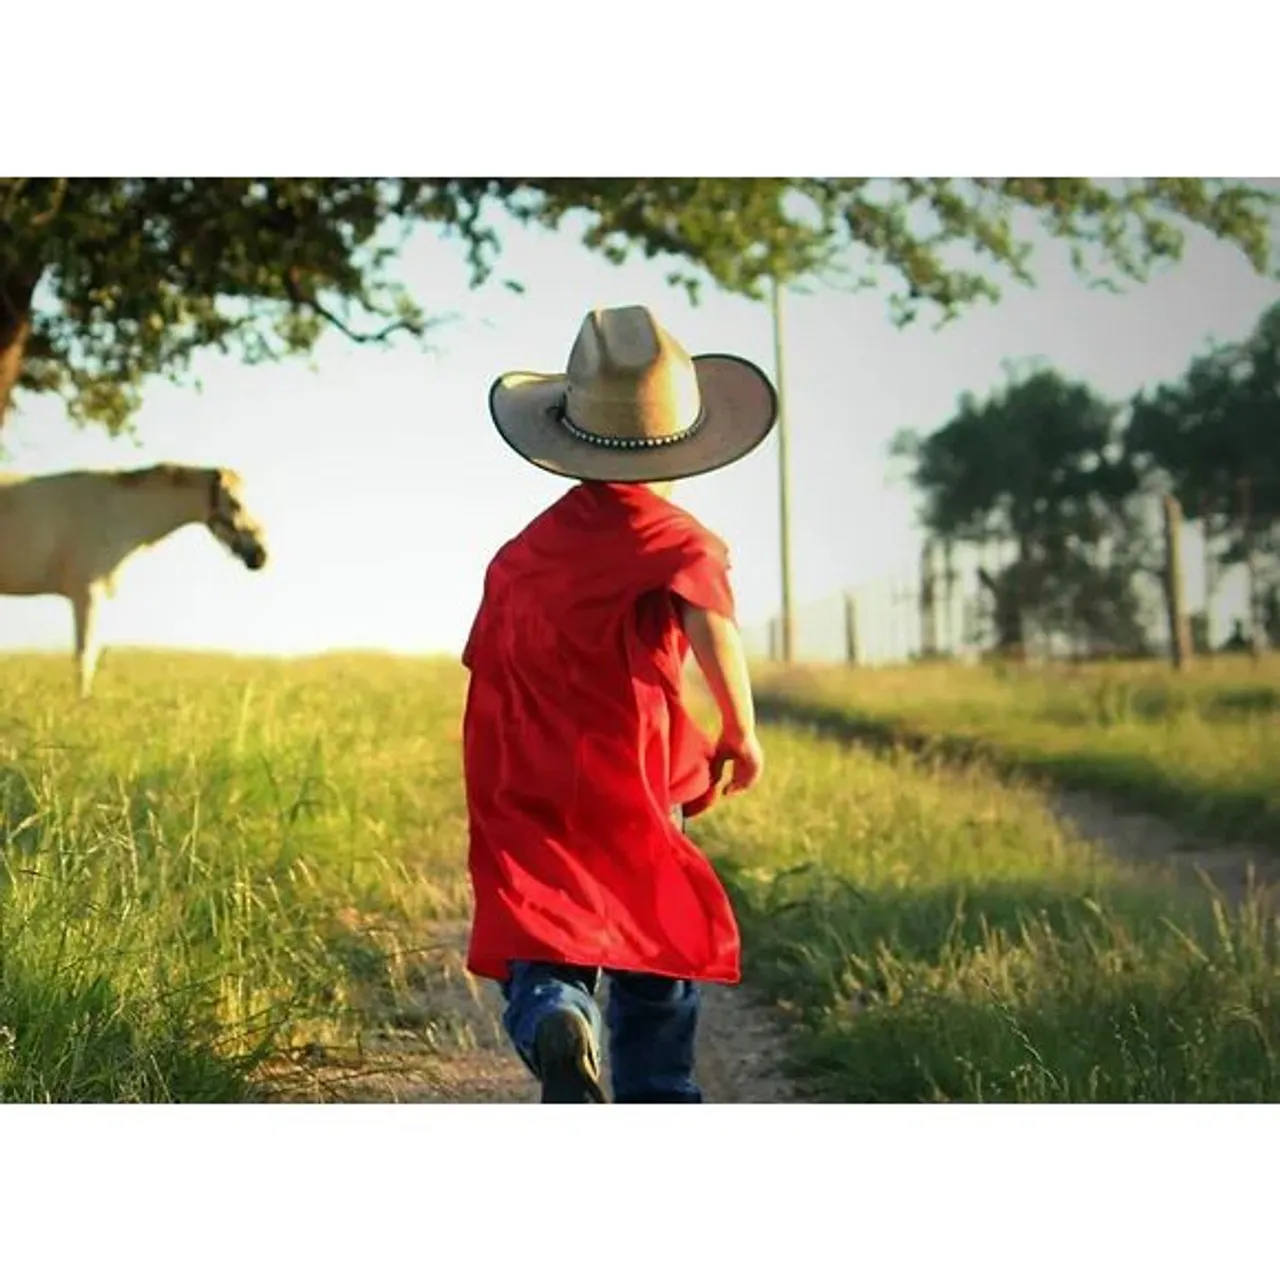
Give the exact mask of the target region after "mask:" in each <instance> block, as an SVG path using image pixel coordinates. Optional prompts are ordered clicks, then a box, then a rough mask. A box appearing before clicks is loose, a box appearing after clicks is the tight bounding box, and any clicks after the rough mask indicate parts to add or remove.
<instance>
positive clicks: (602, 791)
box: [463, 307, 777, 1102]
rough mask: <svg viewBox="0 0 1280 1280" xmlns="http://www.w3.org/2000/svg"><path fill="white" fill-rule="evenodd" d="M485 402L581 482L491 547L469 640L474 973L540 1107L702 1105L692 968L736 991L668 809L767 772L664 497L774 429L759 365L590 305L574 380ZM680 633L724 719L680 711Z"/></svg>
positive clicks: (718, 564) (735, 646)
mask: <svg viewBox="0 0 1280 1280" xmlns="http://www.w3.org/2000/svg"><path fill="white" fill-rule="evenodd" d="M489 406H490V412H491V414H492V416H493V419H494V422H495V424H496V425H497V428H498V431H499V432H500V434H501V435H502V436H503V438H504V439H505V440H506V442H507V443H508V444H509V445H510V446H511V447H512V448H513V449H514V450H515V451H516V452H517V453H519V454H520V455H521V456H522V457H524V458H525V459H526V460H528V461H530V462H532V463H534V464H535V465H536V466H539V467H542V468H543V469H544V470H547V471H551V472H554V473H556V474H558V475H564V476H568V477H572V478H574V479H577V480H579V481H581V482H582V483H580V484H579V485H577V486H576V487H575V488H573V489H571V490H570V491H569V492H568V493H567V494H566V495H565V496H564V497H563V498H561V499H560V500H559V501H558V502H556V503H555V504H554V505H553V506H551V507H550V508H549V509H548V510H547V511H545V512H544V513H543V514H542V515H541V516H539V517H538V518H537V519H535V520H534V521H533V522H532V523H531V524H530V525H529V526H528V527H527V528H526V529H525V530H524V531H523V532H522V533H521V534H519V535H518V536H517V537H516V538H514V539H513V540H512V541H511V542H509V543H508V544H507V545H506V546H505V547H503V548H502V549H501V550H500V551H499V552H498V554H497V556H496V557H495V558H494V560H493V562H492V563H491V564H490V566H489V570H488V573H487V574H486V576H485V586H484V599H483V602H482V603H481V606H480V611H479V613H478V615H477V617H476V620H475V623H474V624H473V627H472V630H471V635H470V637H469V639H468V641H467V645H466V649H465V651H464V653H463V662H464V663H465V664H466V666H467V667H468V668H469V669H470V671H471V684H470V689H469V691H468V695H467V708H466V715H465V718H464V724H463V752H464V763H465V771H466V787H467V807H468V811H469V816H470V832H471V840H470V855H469V863H470V872H471V880H472V886H473V889H474V892H475V913H474V919H473V922H472V932H471V943H470V949H469V954H468V961H467V963H468V967H469V968H470V970H471V971H472V972H473V973H476V974H478V975H481V976H483V977H488V978H492V979H495V980H496V981H498V982H499V983H500V984H501V987H502V992H503V995H504V998H505V1000H506V1011H505V1015H504V1025H505V1027H506V1030H507V1033H508V1035H509V1036H510V1037H511V1040H512V1043H513V1044H514V1046H515V1048H516V1051H517V1052H518V1053H519V1054H520V1056H521V1058H522V1059H523V1061H524V1062H525V1064H526V1065H527V1066H528V1067H529V1069H530V1070H531V1071H532V1072H533V1073H534V1075H535V1076H536V1077H537V1078H538V1080H539V1081H540V1083H541V1087H542V1101H543V1102H604V1101H605V1096H604V1091H603V1088H602V1086H601V1082H600V1069H599V1051H598V1045H599V1042H600V1035H601V1025H600V1023H601V1018H600V1012H599V1009H598V1007H597V1005H596V1002H595V999H594V996H595V989H596V985H597V982H598V980H599V974H600V972H601V970H604V971H605V972H607V973H608V974H609V979H610V992H609V1007H608V1033H609V1048H610V1058H611V1062H612V1083H613V1096H614V1101H615V1102H701V1101H702V1094H701V1091H700V1090H699V1088H698V1086H697V1084H696V1082H695V1079H694V1073H693V1067H694V1061H693V1060H694V1037H695V1032H696V1028H697V1008H698V994H697V987H696V986H695V984H696V983H698V982H728V983H733V982H737V981H738V979H739V941H738V930H737V924H736V922H735V920H734V916H733V911H732V908H731V906H730V904H729V900H728V898H727V896H726V894H725V892H724V889H723V887H722V886H721V884H720V882H719V880H718V878H717V877H716V875H715V872H714V871H713V870H712V868H711V865H710V863H708V862H707V860H706V859H705V858H704V857H703V856H702V854H701V853H700V852H699V851H698V849H697V847H696V846H695V845H694V844H693V843H692V842H691V841H690V840H689V839H688V838H687V836H686V835H685V834H684V818H685V817H686V816H691V815H693V814H696V813H699V812H701V811H703V810H704V809H706V808H707V807H708V806H709V805H710V804H712V803H713V802H714V800H715V798H716V789H717V786H718V783H719V781H720V777H721V773H722V771H723V769H724V767H725V766H726V765H731V766H732V775H731V778H730V781H729V784H728V786H727V788H726V794H734V793H736V792H740V791H745V790H746V789H747V788H749V787H751V786H753V785H754V784H755V782H756V781H757V779H758V778H759V776H760V772H761V769H762V767H763V756H762V753H761V749H760V744H759V742H758V740H757V738H756V733H755V722H754V712H753V708H752V702H751V687H750V682H749V680H748V676H747V667H746V660H745V658H744V656H743V651H742V643H741V639H740V637H739V634H738V631H737V628H736V626H735V623H734V602H733V594H732V591H731V588H730V585H729V580H728V569H729V565H728V555H727V552H726V549H725V547H724V544H723V543H722V542H720V540H719V539H718V538H716V537H715V536H714V535H713V534H711V533H709V532H708V531H707V530H706V529H704V528H703V527H702V526H701V525H700V524H699V523H698V522H697V521H696V520H695V519H694V518H693V517H692V516H691V515H689V514H688V513H687V512H685V511H683V510H681V509H680V508H679V507H676V506H674V505H673V504H672V503H671V502H670V501H669V500H668V499H669V495H670V492H671V486H672V482H673V481H674V480H675V479H677V478H681V477H685V476H693V475H699V474H702V473H704V472H707V471H712V470H715V469H716V468H718V467H722V466H726V465H727V464H729V463H731V462H734V461H736V460H737V459H739V458H741V457H743V456H744V455H746V454H747V453H749V452H750V451H751V450H752V449H754V448H755V447H756V446H757V445H759V444H760V443H761V441H763V440H764V438H765V437H766V436H767V435H768V434H769V431H770V430H771V429H772V427H773V424H774V420H775V417H776V413H777V400H776V397H775V395H774V391H773V388H772V386H771V385H770V383H769V380H768V378H766V377H765V375H764V374H763V373H762V372H761V371H760V370H759V369H757V368H756V367H755V366H754V365H753V364H750V363H749V362H747V361H745V360H741V359H738V358H737V357H734V356H723V355H710V356H698V357H696V358H693V359H691V358H690V357H689V356H688V354H687V353H686V352H685V351H684V350H683V348H681V347H680V345H679V344H678V343H677V342H676V341H675V340H674V339H673V338H672V337H671V336H670V335H669V334H668V333H666V332H665V331H664V330H663V329H662V328H661V326H660V325H658V324H657V322H656V321H655V320H654V318H653V317H652V315H651V314H650V313H649V312H648V311H647V310H646V309H645V308H643V307H623V308H619V309H616V310H602V311H594V312H592V313H591V314H590V315H588V316H587V317H586V319H585V320H584V321H583V324H582V327H581V329H580V330H579V333H578V337H577V341H576V342H575V344H574V347H573V350H572V352H571V354H570V357H569V362H568V368H567V372H566V373H564V374H554V375H550V374H525V373H513V374H508V375H506V376H505V377H503V378H500V379H498V381H497V382H496V383H495V384H494V385H493V388H492V389H491V391H490V396H489ZM690 648H692V651H693V654H694V657H695V659H696V660H697V662H698V664H699V666H700V667H701V669H702V671H703V673H704V675H705V677H706V680H707V685H708V687H709V689H710V690H711V692H712V694H713V695H714V697H715V700H716V703H717V705H718V707H719V710H720V716H721V733H720V738H719V742H718V744H716V745H714V747H713V744H712V743H711V742H710V740H709V739H707V738H706V737H705V735H704V734H703V733H702V731H701V730H700V729H699V727H698V726H697V724H696V723H695V722H694V721H693V719H692V718H691V717H690V715H689V712H688V710H687V708H686V706H685V704H684V701H683V696H682V679H681V677H682V671H683V666H684V661H685V658H686V656H687V654H688V653H689V651H690Z"/></svg>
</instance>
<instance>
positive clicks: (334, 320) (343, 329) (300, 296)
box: [284, 267, 426, 343]
mask: <svg viewBox="0 0 1280 1280" xmlns="http://www.w3.org/2000/svg"><path fill="white" fill-rule="evenodd" d="M300 274H301V273H300V272H299V270H298V268H297V267H290V268H289V269H288V270H287V271H286V272H285V274H284V287H285V292H286V293H287V294H288V295H289V301H290V302H291V303H292V304H293V305H294V306H295V307H309V308H310V309H311V310H312V311H314V312H315V313H316V315H318V316H319V317H320V318H321V319H322V320H326V321H328V323H329V324H331V325H333V327H334V328H335V329H337V330H338V332H339V333H341V334H343V335H344V336H345V337H347V338H350V340H351V341H352V342H359V343H382V342H386V341H387V339H388V338H390V337H391V335H392V334H394V333H399V332H400V331H401V330H404V331H406V332H408V333H411V334H413V336H414V337H415V338H420V337H422V335H423V333H424V332H425V331H426V326H425V325H424V324H422V323H421V322H419V321H416V320H410V319H407V318H405V317H403V316H402V317H401V318H400V319H398V320H394V321H392V322H391V323H390V324H388V325H386V326H384V327H383V328H382V329H379V330H378V332H376V333H356V332H355V331H354V330H353V329H350V328H349V327H348V326H347V324H346V323H345V322H344V321H343V320H342V319H340V318H339V317H338V316H336V315H334V314H333V312H332V311H330V310H329V309H328V308H327V307H326V306H325V305H324V304H323V303H322V302H320V301H318V300H317V298H316V296H315V295H314V294H313V293H309V292H304V290H303V288H302V285H301V284H300V282H299V276H300Z"/></svg>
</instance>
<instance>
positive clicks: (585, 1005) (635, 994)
mask: <svg viewBox="0 0 1280 1280" xmlns="http://www.w3.org/2000/svg"><path fill="white" fill-rule="evenodd" d="M671 820H672V822H674V823H675V824H676V826H677V827H679V828H680V830H681V831H683V830H684V828H685V819H684V814H683V812H682V811H681V810H680V809H679V807H677V808H676V809H674V810H672V813H671ZM608 975H609V1005H608V1011H607V1022H608V1033H609V1065H610V1074H611V1075H612V1077H613V1080H612V1084H613V1100H614V1102H701V1101H702V1090H701V1089H699V1088H698V1086H697V1084H696V1083H695V1082H694V1078H693V1059H694V1047H695V1040H696V1037H697V1031H698V988H697V987H696V986H695V985H694V984H693V983H692V982H690V981H689V980H688V979H686V978H661V977H658V976H657V975H655V974H651V973H621V972H618V971H616V970H612V969H611V970H609V971H608ZM599 984H600V970H599V969H587V968H581V967H579V966H576V965H563V964H549V963H545V962H542V961H532V962H530V961H524V960H517V961H514V962H513V963H512V965H511V976H510V978H509V979H508V980H507V981H506V982H504V983H502V984H501V986H502V995H503V998H504V999H505V1000H506V1002H507V1008H506V1011H505V1013H504V1014H503V1016H502V1025H503V1026H504V1027H505V1028H506V1031H507V1035H508V1036H510V1037H511V1043H512V1044H513V1045H514V1046H515V1049H516V1052H517V1053H518V1054H519V1055H520V1057H521V1058H522V1059H523V1061H524V1064H525V1066H527V1067H528V1068H529V1070H530V1071H532V1070H533V1039H534V1036H535V1034H536V1033H537V1029H538V1023H539V1022H540V1021H541V1020H542V1019H543V1018H544V1017H545V1016H546V1015H547V1014H548V1013H551V1012H552V1011H553V1010H555V1009H575V1010H577V1012H578V1013H580V1014H582V1016H583V1017H584V1018H586V1020H587V1024H588V1025H589V1026H590V1028H591V1035H592V1038H593V1039H594V1040H595V1043H596V1044H597V1045H599V1043H600V1036H601V1027H600V1006H599V1005H598V1004H597V1003H596V998H595V997H596V988H597V987H598V986H599Z"/></svg>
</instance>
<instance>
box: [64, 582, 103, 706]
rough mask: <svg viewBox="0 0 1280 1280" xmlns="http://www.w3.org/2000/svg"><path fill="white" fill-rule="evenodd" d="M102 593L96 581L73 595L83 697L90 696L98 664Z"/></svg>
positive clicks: (72, 605) (77, 664)
mask: <svg viewBox="0 0 1280 1280" xmlns="http://www.w3.org/2000/svg"><path fill="white" fill-rule="evenodd" d="M101 594H102V593H101V590H100V589H99V588H98V586H97V584H96V583H89V584H87V585H86V586H85V587H83V588H82V589H81V590H79V591H77V592H76V594H75V595H73V596H72V597H71V609H72V612H73V613H74V615H75V622H76V678H77V687H78V689H79V692H80V696H81V697H82V698H87V697H88V696H89V693H90V691H91V690H92V688H93V674H94V671H95V670H96V669H97V666H98V653H99V645H98V604H99V601H100V598H101Z"/></svg>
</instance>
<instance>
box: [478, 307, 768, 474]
mask: <svg viewBox="0 0 1280 1280" xmlns="http://www.w3.org/2000/svg"><path fill="white" fill-rule="evenodd" d="M777 411H778V399H777V395H776V393H775V392H774V389H773V385H772V384H771V383H770V381H769V379H768V378H767V377H766V376H765V375H764V374H763V373H762V372H761V371H760V370H759V369H758V368H756V366H755V365H754V364H752V363H751V362H750V361H749V360H743V359H741V358H739V357H738V356H728V355H700V356H693V357H690V356H689V354H688V352H686V351H685V349H684V348H683V347H682V346H681V345H680V344H679V343H678V342H677V341H676V340H675V339H674V338H673V337H672V336H671V335H670V334H669V333H667V332H666V330H665V329H663V328H662V326H661V325H660V324H658V322H657V321H656V320H655V319H654V317H653V315H652V314H651V313H650V312H649V310H648V308H647V307H617V308H613V309H607V310H596V311H592V312H590V313H588V315H587V317H586V318H585V319H584V320H583V322H582V326H581V328H580V329H579V330H578V337H577V340H576V341H575V342H574V344H573V350H572V351H571V352H570V354H569V364H568V368H567V369H566V371H565V372H564V373H507V374H504V375H503V376H502V377H500V378H499V379H497V381H496V382H494V384H493V386H492V387H491V388H490V390H489V412H490V413H491V414H492V415H493V421H494V423H495V425H496V426H497V428H498V431H499V433H500V434H501V435H502V438H503V439H504V440H505V441H506V442H507V444H509V445H510V446H511V447H512V448H513V449H514V450H515V451H516V452H517V453H518V454H520V455H521V457H523V458H525V459H526V460H528V461H529V462H532V463H533V464H534V465H535V466H538V467H541V468H542V469H543V470H544V471H551V472H554V473H555V474H556V475H563V476H571V477H573V478H574V479H577V480H602V481H613V482H616V483H633V484H639V483H644V482H653V481H658V480H680V479H684V478H685V477H688V476H696V475H702V474H703V473H705V472H707V471H715V470H716V469H717V468H719V467H724V466H727V465H728V464H729V463H731V462H736V461H737V460H738V459H739V458H742V457H745V456H746V455H747V454H748V453H750V452H751V451H752V450H753V449H754V448H755V447H756V446H757V445H758V444H759V443H760V442H761V441H762V440H763V439H764V438H765V437H766V436H767V435H768V434H769V432H770V431H771V430H772V428H773V424H774V421H775V420H776V418H777Z"/></svg>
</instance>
